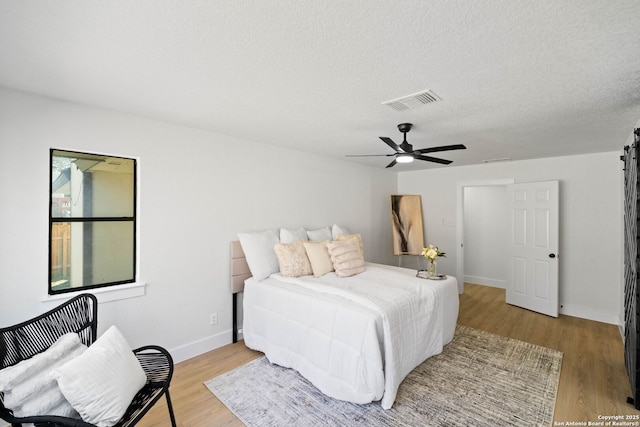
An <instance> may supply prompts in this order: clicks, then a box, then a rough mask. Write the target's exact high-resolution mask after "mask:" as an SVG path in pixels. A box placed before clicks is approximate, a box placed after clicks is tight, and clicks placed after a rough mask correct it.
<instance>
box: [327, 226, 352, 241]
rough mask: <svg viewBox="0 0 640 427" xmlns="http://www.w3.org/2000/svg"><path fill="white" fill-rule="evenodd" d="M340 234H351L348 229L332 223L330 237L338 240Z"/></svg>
mask: <svg viewBox="0 0 640 427" xmlns="http://www.w3.org/2000/svg"><path fill="white" fill-rule="evenodd" d="M341 234H351V233H349V230H347V229H346V228H344V227H340V226H339V225H336V224H333V227H331V237H332V238H333V240H338V239H337V237H338V236H339V235H341Z"/></svg>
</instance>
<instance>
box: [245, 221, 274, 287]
mask: <svg viewBox="0 0 640 427" xmlns="http://www.w3.org/2000/svg"><path fill="white" fill-rule="evenodd" d="M238 239H239V240H240V244H241V245H242V251H243V252H244V255H245V257H246V259H247V264H248V265H249V270H251V274H252V275H253V277H255V278H256V279H257V280H262V279H266V278H267V277H269V276H270V275H271V274H272V273H277V272H278V271H280V265H279V264H278V257H277V256H276V252H275V251H274V250H273V247H274V246H275V245H277V244H278V243H280V239H279V238H278V234H277V233H276V232H275V231H274V230H267V231H262V232H258V233H238Z"/></svg>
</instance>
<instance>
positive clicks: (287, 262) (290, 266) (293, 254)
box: [274, 240, 313, 277]
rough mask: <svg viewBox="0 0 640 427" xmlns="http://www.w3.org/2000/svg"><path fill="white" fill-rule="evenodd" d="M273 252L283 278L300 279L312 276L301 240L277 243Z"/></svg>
mask: <svg viewBox="0 0 640 427" xmlns="http://www.w3.org/2000/svg"><path fill="white" fill-rule="evenodd" d="M274 250H275V251H276V255H277V256H278V261H279V263H280V274H282V275H283V276H288V277H300V276H309V275H311V274H313V270H312V269H311V263H310V262H309V257H307V251H306V250H305V248H304V243H303V242H302V240H298V241H297V242H294V243H278V244H277V245H276V246H275V247H274Z"/></svg>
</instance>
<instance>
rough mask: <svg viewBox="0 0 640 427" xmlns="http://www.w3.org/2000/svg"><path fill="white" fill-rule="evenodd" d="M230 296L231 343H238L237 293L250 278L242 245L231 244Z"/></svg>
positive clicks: (237, 242) (234, 242) (233, 242)
mask: <svg viewBox="0 0 640 427" xmlns="http://www.w3.org/2000/svg"><path fill="white" fill-rule="evenodd" d="M230 271H231V294H232V296H233V342H238V292H242V291H244V281H245V280H247V279H248V278H249V277H251V271H250V270H249V265H248V264H247V260H246V259H245V257H244V252H243V251H242V245H240V242H239V241H237V240H234V241H232V242H231V269H230Z"/></svg>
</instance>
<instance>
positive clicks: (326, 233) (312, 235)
mask: <svg viewBox="0 0 640 427" xmlns="http://www.w3.org/2000/svg"><path fill="white" fill-rule="evenodd" d="M307 237H308V238H309V240H311V241H314V242H323V241H325V240H331V238H332V236H331V229H330V228H329V227H322V228H318V229H317V230H307Z"/></svg>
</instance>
